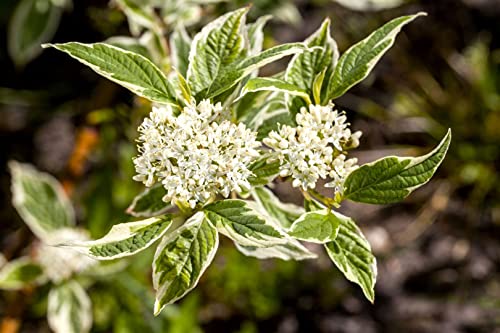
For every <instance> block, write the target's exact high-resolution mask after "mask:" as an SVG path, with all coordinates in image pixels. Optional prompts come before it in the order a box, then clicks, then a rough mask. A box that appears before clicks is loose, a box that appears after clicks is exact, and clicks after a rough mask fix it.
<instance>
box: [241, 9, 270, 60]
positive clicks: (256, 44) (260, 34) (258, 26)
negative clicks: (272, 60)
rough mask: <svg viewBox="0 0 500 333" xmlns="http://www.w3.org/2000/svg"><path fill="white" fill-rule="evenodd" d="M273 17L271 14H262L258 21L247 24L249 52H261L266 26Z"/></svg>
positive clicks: (253, 53) (254, 53)
mask: <svg viewBox="0 0 500 333" xmlns="http://www.w3.org/2000/svg"><path fill="white" fill-rule="evenodd" d="M271 18H272V16H271V15H265V16H261V17H259V18H258V19H257V21H255V22H253V23H249V24H247V32H248V41H249V42H250V46H249V50H248V53H249V54H250V55H256V54H259V53H260V51H262V44H263V42H264V26H265V25H266V23H267V22H268V21H269V20H270V19H271Z"/></svg>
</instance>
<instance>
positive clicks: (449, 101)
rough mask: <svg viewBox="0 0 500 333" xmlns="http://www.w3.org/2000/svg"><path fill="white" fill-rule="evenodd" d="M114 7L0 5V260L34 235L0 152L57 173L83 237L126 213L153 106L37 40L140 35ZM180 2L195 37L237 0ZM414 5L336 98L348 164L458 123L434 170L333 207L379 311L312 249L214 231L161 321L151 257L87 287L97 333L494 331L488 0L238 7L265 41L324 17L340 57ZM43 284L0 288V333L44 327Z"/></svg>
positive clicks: (496, 266)
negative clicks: (262, 252)
mask: <svg viewBox="0 0 500 333" xmlns="http://www.w3.org/2000/svg"><path fill="white" fill-rule="evenodd" d="M122 2H123V1H116V2H113V1H112V2H111V3H110V2H109V1H108V0H87V1H74V2H73V3H72V4H70V3H69V2H68V1H52V2H51V0H21V1H17V0H1V1H0V45H1V47H0V142H1V144H0V147H1V148H0V150H1V154H0V252H1V253H2V254H3V255H4V256H5V258H6V259H12V258H16V257H18V256H20V255H22V254H26V253H27V252H29V251H30V244H31V242H32V241H33V239H34V237H33V235H32V234H31V233H30V231H29V230H28V228H27V227H26V226H25V225H24V223H23V221H22V220H21V218H20V217H19V216H18V215H17V213H16V211H15V210H14V208H13V207H12V205H11V195H10V176H9V174H8V172H7V168H6V163H7V161H8V160H10V159H15V160H19V161H23V162H29V163H33V164H34V165H36V166H37V167H38V168H39V169H41V170H43V171H46V172H49V173H51V174H53V175H54V176H56V177H57V178H58V179H59V180H60V181H61V182H62V183H63V184H64V187H65V189H66V190H67V192H68V193H69V194H70V196H71V199H72V201H73V203H74V205H75V207H76V210H77V215H78V216H77V217H78V221H79V224H80V225H82V226H83V227H85V228H87V229H88V230H90V233H91V235H92V236H93V237H99V236H102V235H103V234H104V233H106V232H107V231H108V230H109V228H110V227H111V226H112V225H113V224H115V223H119V222H123V221H126V220H127V219H128V220H130V217H129V216H127V215H126V214H125V209H126V207H127V206H128V205H129V203H130V202H131V201H132V199H133V198H134V196H135V195H137V194H138V193H139V192H140V191H141V187H142V185H141V184H138V183H136V182H134V181H133V180H132V175H133V174H134V169H133V165H132V161H131V159H132V157H133V156H134V155H135V153H136V150H135V149H136V148H135V145H134V140H135V138H136V128H137V125H138V124H139V123H140V121H141V119H142V118H143V117H144V116H145V115H146V114H147V113H148V112H149V110H150V106H149V105H148V104H147V103H146V102H145V101H144V100H141V99H139V98H135V97H133V96H132V94H130V93H129V92H127V91H125V90H124V89H122V88H120V87H119V86H118V85H115V84H113V83H111V82H110V81H107V80H106V79H103V78H101V77H99V76H98V75H97V74H95V73H94V72H92V71H91V70H90V69H88V68H87V67H85V66H83V65H81V64H79V63H78V62H77V61H75V60H73V59H71V58H70V57H68V56H66V55H64V54H62V53H59V52H55V51H51V50H45V51H43V52H42V50H41V48H40V47H39V45H40V43H42V42H47V41H54V42H67V41H80V42H98V41H103V40H107V39H108V38H111V37H115V36H130V35H137V31H136V29H137V26H134V24H133V22H129V21H130V20H128V19H127V16H126V15H125V14H124V10H123V7H122V6H120V3H122ZM132 2H133V1H132ZM200 2H202V1H200ZM138 3H140V2H138ZM179 3H180V2H176V1H171V0H165V1H164V5H165V6H171V7H169V8H171V16H169V18H170V19H171V20H172V22H174V21H175V20H182V19H186V20H187V21H189V22H188V23H189V31H196V29H197V28H199V27H200V26H202V25H203V24H205V23H207V22H208V21H210V19H211V18H214V17H216V16H218V15H219V14H221V13H223V12H224V11H226V10H228V9H234V8H238V7H240V6H242V5H245V4H247V1H243V0H229V1H226V2H222V3H212V4H208V5H203V6H199V7H195V8H194V9H193V8H187V9H186V8H180V7H181V6H179ZM44 6H45V7H44ZM183 10H185V11H183ZM418 11H426V12H427V13H428V16H427V17H424V18H420V19H418V20H416V21H415V22H414V23H412V24H410V25H408V26H407V27H405V28H404V30H403V32H402V33H401V34H400V35H399V36H398V38H397V40H396V43H395V46H394V47H393V48H392V49H391V50H390V51H389V52H388V54H387V55H386V56H385V57H384V58H383V59H382V61H381V62H380V63H379V64H378V65H377V67H376V68H375V70H374V72H373V73H372V74H371V75H370V77H369V78H368V79H367V80H365V81H364V82H363V83H362V84H360V85H358V86H356V87H354V88H353V89H351V90H350V91H349V92H348V93H347V94H346V95H344V96H343V97H341V98H340V99H338V100H337V101H336V104H337V106H338V108H340V109H344V110H346V111H347V115H348V118H349V120H350V122H351V123H352V128H353V129H354V130H361V131H363V137H362V140H361V145H360V149H358V151H357V152H356V154H357V155H356V156H357V157H358V158H359V159H360V160H361V162H367V161H371V160H374V159H376V158H379V157H381V156H385V155H389V154H397V155H417V154H422V153H425V152H427V151H428V150H429V149H430V147H432V146H434V145H435V144H436V143H437V142H438V140H439V139H440V138H441V137H442V135H443V134H444V133H445V131H446V129H447V128H451V129H452V131H453V141H452V145H451V148H450V151H449V153H448V156H447V158H446V160H445V161H444V163H443V165H442V166H441V167H440V169H439V170H438V172H437V174H436V176H435V177H434V179H433V180H432V181H431V183H429V184H428V185H426V186H424V187H423V188H422V189H420V190H418V191H416V192H415V193H414V194H412V195H411V196H410V197H409V198H408V199H407V200H405V201H404V202H403V203H401V204H397V205H390V206H370V205H356V204H345V205H343V207H342V211H344V212H347V213H348V214H349V215H351V216H353V218H354V219H355V220H356V221H357V222H358V223H359V224H360V226H361V228H362V229H363V231H364V233H365V235H366V236H367V237H368V239H369V240H370V242H371V244H372V247H373V250H374V252H375V254H376V256H377V259H378V270H379V275H378V281H377V286H376V300H375V304H374V305H372V304H370V303H369V302H368V301H366V300H365V299H364V297H363V295H362V293H361V290H360V289H359V288H358V287H357V286H355V285H353V284H351V283H349V282H348V281H347V280H345V278H344V277H343V276H342V275H341V274H340V273H339V272H338V271H337V270H336V268H335V267H334V266H333V264H332V263H331V262H330V260H329V259H328V258H327V257H326V255H325V254H324V253H323V252H322V251H321V248H318V249H316V250H317V251H316V252H317V253H318V254H319V255H320V258H319V260H316V261H315V260H311V261H303V262H285V261H279V260H264V261H259V260H257V259H253V258H248V257H245V256H243V255H241V254H240V253H239V252H237V251H236V250H235V249H234V246H233V245H232V243H231V242H230V241H228V240H227V239H223V241H222V246H221V248H220V250H219V252H218V254H217V256H216V258H215V261H214V264H212V266H211V267H210V268H209V269H208V271H207V273H206V274H205V276H204V277H203V278H202V280H201V282H200V284H199V286H198V288H197V289H195V291H194V292H192V293H191V294H189V296H188V297H186V298H185V299H184V300H182V301H181V302H179V304H177V305H174V306H172V307H170V308H168V309H167V311H164V312H165V313H164V314H163V315H162V316H160V317H159V318H153V317H152V314H151V313H152V311H151V305H152V290H151V287H150V267H149V263H150V262H151V256H152V253H150V252H147V253H144V254H141V255H140V256H137V257H134V259H133V260H132V261H131V263H130V265H129V267H128V268H127V270H126V271H125V272H123V273H122V274H120V276H118V277H114V278H113V280H112V282H111V283H110V281H109V280H107V279H102V280H99V281H91V282H89V290H90V294H91V297H92V302H93V304H94V322H95V324H94V328H93V332H119V333H121V332H138V331H139V330H140V329H142V331H143V332H241V333H253V332H280V333H292V332H347V333H357V332H359V333H361V332H362V333H371V332H450V333H452V332H485V333H489V332H500V181H499V178H500V175H499V170H500V1H498V0H414V1H404V0H335V1H334V0H316V1H305V0H304V1H302V0H298V1H292V0H255V1H253V6H252V10H251V12H250V13H251V14H250V15H251V16H253V17H254V18H255V17H258V16H260V15H263V14H272V15H274V17H275V19H274V20H273V21H271V22H270V23H269V24H268V26H267V27H266V29H265V32H266V39H265V41H264V42H265V46H266V47H270V46H272V45H274V44H276V43H282V42H290V41H301V40H303V39H304V38H306V37H307V36H308V35H309V34H310V33H312V32H313V31H314V30H316V29H317V27H318V26H319V25H320V23H321V21H322V20H323V18H324V17H326V16H329V17H331V18H332V26H333V30H332V34H333V37H334V38H335V39H336V41H337V43H338V45H339V49H340V50H341V52H342V51H345V50H346V48H347V47H349V46H350V45H352V44H353V43H355V42H357V41H359V40H361V39H362V38H364V37H365V36H367V35H368V34H369V33H370V32H371V31H373V30H374V29H375V28H377V27H379V26H380V25H382V24H383V23H385V22H387V21H389V20H390V19H391V18H394V17H396V16H400V15H404V14H410V13H415V12H418ZM193 13H194V14H193ZM176 15H178V16H179V17H177V16H176ZM165 22H166V24H168V23H169V22H168V20H166V21H165ZM283 65H284V64H283V63H281V64H280V63H278V64H273V65H272V66H268V67H266V68H264V70H263V71H262V73H263V74H264V75H267V74H273V73H276V72H278V71H280V70H283ZM280 66H281V67H280ZM276 191H277V192H278V193H279V194H280V195H281V197H282V198H283V199H284V200H285V201H292V202H298V203H300V196H299V194H297V193H295V192H294V191H291V190H290V189H288V188H283V186H282V185H279V186H277V187H276ZM312 249H313V250H315V249H314V247H313V248H312ZM46 293H47V290H46V288H45V289H44V288H38V289H32V290H23V291H21V292H6V291H0V333H15V332H37V333H38V332H48V331H49V329H48V326H47V324H46V319H45V311H46V301H44V300H46V297H45V296H46Z"/></svg>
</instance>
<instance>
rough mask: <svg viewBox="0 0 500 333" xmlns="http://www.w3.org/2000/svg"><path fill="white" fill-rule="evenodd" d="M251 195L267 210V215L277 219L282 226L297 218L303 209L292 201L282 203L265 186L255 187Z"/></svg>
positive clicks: (288, 224)
mask: <svg viewBox="0 0 500 333" xmlns="http://www.w3.org/2000/svg"><path fill="white" fill-rule="evenodd" d="M252 197H253V198H254V199H255V201H256V202H257V203H258V204H259V205H260V206H261V207H262V208H263V209H264V210H265V211H266V212H267V214H268V215H269V216H271V217H272V218H274V219H275V220H276V221H278V223H279V225H281V227H283V228H289V227H290V226H291V225H292V223H293V222H294V221H295V220H297V219H298V218H299V217H300V216H301V215H302V214H304V209H303V208H302V207H299V206H297V205H294V204H292V203H283V202H281V201H280V199H279V198H278V197H277V196H276V195H274V193H273V192H272V191H271V190H269V189H268V188H266V187H256V188H254V189H253V191H252Z"/></svg>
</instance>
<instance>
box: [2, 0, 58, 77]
mask: <svg viewBox="0 0 500 333" xmlns="http://www.w3.org/2000/svg"><path fill="white" fill-rule="evenodd" d="M62 12H63V9H62V8H61V7H59V6H56V5H55V4H54V3H53V2H52V1H51V0H21V1H19V3H18V5H17V7H16V9H15V10H14V13H13V14H12V17H11V19H10V21H9V27H8V51H9V55H10V57H11V58H12V60H14V63H15V64H16V65H17V66H20V67H21V66H24V65H26V64H27V63H28V62H30V61H31V60H33V59H34V58H36V57H37V56H38V55H39V54H40V53H41V52H42V48H41V47H40V44H42V43H46V42H48V41H50V40H51V39H52V37H53V36H54V34H55V33H56V30H57V27H58V26H59V22H60V20H61V16H62Z"/></svg>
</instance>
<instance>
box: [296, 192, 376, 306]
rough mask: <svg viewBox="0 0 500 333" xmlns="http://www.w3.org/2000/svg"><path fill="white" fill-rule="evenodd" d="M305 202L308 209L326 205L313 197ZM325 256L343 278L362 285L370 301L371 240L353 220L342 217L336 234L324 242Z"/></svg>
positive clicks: (372, 282)
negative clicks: (326, 255) (330, 240)
mask: <svg viewBox="0 0 500 333" xmlns="http://www.w3.org/2000/svg"><path fill="white" fill-rule="evenodd" d="M304 206H305V207H307V209H308V210H310V211H315V210H316V209H325V207H324V206H322V205H321V204H319V203H318V202H315V201H309V200H306V201H305V203H304ZM324 247H325V249H326V252H327V253H328V256H329V257H330V259H331V260H332V261H333V263H334V264H335V266H337V268H338V269H339V270H340V271H341V272H342V273H343V274H344V276H345V277H346V279H348V280H349V281H351V282H354V283H356V284H357V285H359V286H360V287H361V289H362V290H363V293H364V294H365V296H366V298H367V299H368V300H370V302H372V303H373V300H374V299H375V290H374V288H375V282H376V280H377V260H376V259H375V256H374V255H373V254H372V250H371V247H370V243H368V240H367V239H366V238H365V236H364V235H363V233H362V232H361V230H360V229H359V228H358V226H357V225H356V223H355V222H354V221H353V220H352V219H350V218H346V219H341V220H340V225H339V228H338V233H337V237H336V238H335V240H334V241H332V242H329V243H326V244H324Z"/></svg>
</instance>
